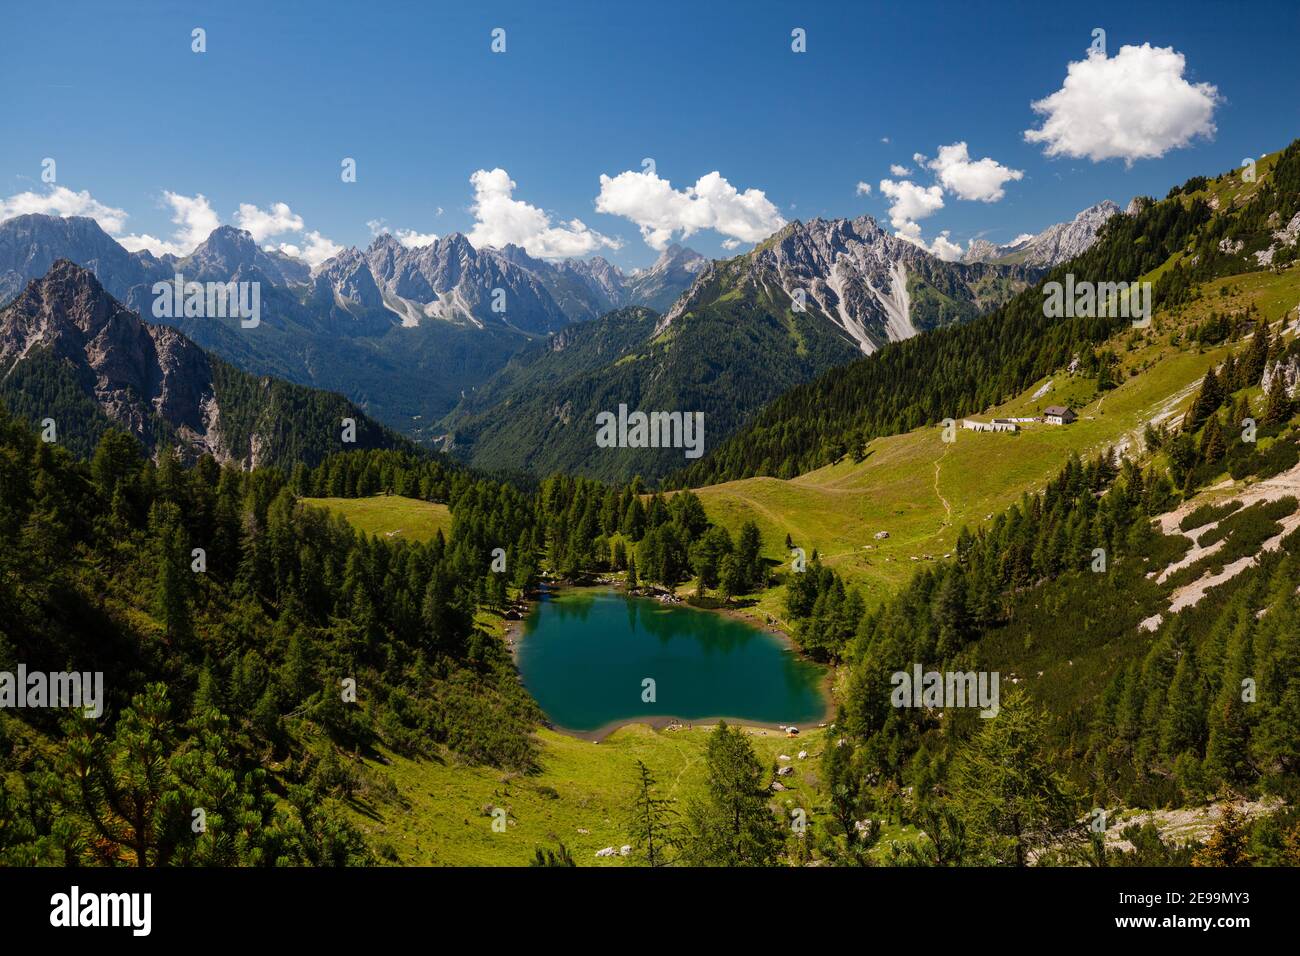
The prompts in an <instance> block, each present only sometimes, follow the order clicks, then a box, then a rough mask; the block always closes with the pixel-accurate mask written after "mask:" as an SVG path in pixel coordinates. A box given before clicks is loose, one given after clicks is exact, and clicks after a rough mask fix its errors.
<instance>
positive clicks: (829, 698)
mask: <svg viewBox="0 0 1300 956" xmlns="http://www.w3.org/2000/svg"><path fill="white" fill-rule="evenodd" d="M544 590H545V591H547V592H549V593H552V594H556V593H559V592H561V591H575V590H608V591H613V592H615V593H617V594H619V595H620V596H622V597H643V598H646V599H647V600H655V599H656V595H655V593H654V592H652V593H649V594H629V593H628V590H627V588H626V587H624V586H623V585H622V584H621V583H618V582H608V581H607V582H600V583H596V584H570V583H560V582H546V583H545V585H544ZM660 593H666V592H660ZM524 603H525V604H526V605H527V608H528V609H527V611H526V612H525V613H524V614H523V616H522V617H520V618H518V619H516V620H508V621H506V622H505V630H504V633H503V638H504V639H505V641H506V644H507V647H508V648H509V650H510V656H511V659H512V661H513V662H514V665H515V672H516V674H519V677H520V681H521V682H522V680H523V675H522V673H520V671H519V648H520V645H521V644H522V642H523V638H524V623H525V621H526V620H527V618H528V617H529V616H530V615H531V614H532V613H533V611H534V610H535V609H536V607H537V605H538V604H540V603H541V601H540V599H538V598H530V599H527V600H526V601H525V602H524ZM666 606H668V607H680V608H687V609H690V610H694V611H702V612H705V613H712V614H720V615H721V616H723V617H728V618H731V619H732V620H735V621H739V622H742V623H744V624H747V625H749V626H750V627H753V628H755V629H757V630H760V631H762V632H763V633H766V634H770V635H772V636H774V637H776V638H778V639H779V640H780V641H781V643H782V644H783V645H784V647H785V649H786V651H788V652H789V653H791V654H794V655H796V656H797V657H799V658H800V659H801V660H804V661H807V662H809V663H812V664H816V665H817V666H819V667H824V668H825V669H826V673H825V675H824V676H823V677H822V680H821V682H820V684H821V686H820V690H821V696H822V699H823V700H824V701H825V703H826V709H825V711H824V712H823V714H822V715H821V717H820V719H818V720H817V721H816V722H815V725H809V726H808V727H805V728H801V729H810V727H815V728H822V727H827V726H830V724H831V722H832V721H834V720H835V716H836V712H837V704H836V700H835V669H834V667H832V666H830V665H826V664H822V663H820V662H819V661H814V660H813V659H812V658H810V657H808V656H807V655H806V654H804V653H803V651H801V650H800V649H799V646H798V644H796V643H795V641H794V639H793V638H792V637H791V636H790V635H789V634H788V633H787V632H786V631H785V630H783V629H782V628H780V627H777V626H776V625H775V624H772V623H769V622H760V621H758V620H756V619H755V618H754V617H753V616H751V615H748V614H746V613H745V609H744V608H735V607H700V606H698V605H694V604H689V603H687V602H686V601H680V602H675V603H672V604H669V605H666ZM526 689H527V686H526V685H525V690H526ZM529 696H532V694H531V692H530V693H529ZM533 699H534V701H536V698H535V697H534V698H533ZM539 707H540V704H539ZM723 721H725V722H726V723H727V724H728V725H729V726H733V727H744V728H746V730H747V731H749V732H751V733H756V735H758V736H779V737H787V736H789V735H787V734H786V733H785V732H784V731H783V730H781V729H780V727H779V726H776V725H774V724H773V723H772V722H771V721H761V720H752V719H749V718H745V717H731V716H727V715H725V714H723V715H717V716H709V717H699V718H690V719H687V718H682V717H675V716H672V715H668V714H658V715H655V716H652V717H626V718H620V719H619V720H615V721H611V722H610V723H608V724H604V725H602V726H600V727H598V728H596V729H594V730H576V729H573V728H570V727H562V726H560V725H558V724H556V723H554V722H552V721H551V720H550V719H549V718H547V719H546V720H544V721H543V726H545V727H546V728H547V729H548V730H552V731H554V732H555V733H558V734H563V735H564V736H566V737H572V738H575V739H577V740H586V741H589V742H591V743H597V744H598V743H600V742H601V741H602V740H604V739H605V738H607V737H608V736H609V735H610V734H612V733H614V732H615V731H616V730H618V729H619V728H621V727H627V726H631V725H634V724H643V725H645V726H647V727H649V728H650V729H651V730H654V731H655V732H656V733H673V732H676V731H679V730H712V729H713V728H714V727H716V726H717V725H718V724H719V723H721V722H723ZM789 739H790V740H793V741H798V740H799V739H800V738H799V735H794V736H789Z"/></svg>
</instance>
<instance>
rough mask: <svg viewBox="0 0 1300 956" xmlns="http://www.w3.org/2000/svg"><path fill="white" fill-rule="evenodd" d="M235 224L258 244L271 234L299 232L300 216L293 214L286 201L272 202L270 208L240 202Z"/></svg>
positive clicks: (300, 226)
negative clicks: (260, 207)
mask: <svg viewBox="0 0 1300 956" xmlns="http://www.w3.org/2000/svg"><path fill="white" fill-rule="evenodd" d="M235 225H236V226H238V227H239V228H240V229H244V230H247V231H248V233H249V234H250V235H252V237H253V241H254V242H256V243H258V244H259V245H260V244H261V243H263V242H265V241H266V240H267V239H269V238H271V237H272V236H278V235H282V234H283V233H286V232H301V231H302V216H299V215H297V214H295V213H294V211H293V210H292V209H290V208H289V204H288V203H283V202H277V203H272V204H271V208H270V209H259V208H258V207H257V206H254V205H253V204H252V203H249V202H241V203H240V204H239V211H238V212H236V213H235Z"/></svg>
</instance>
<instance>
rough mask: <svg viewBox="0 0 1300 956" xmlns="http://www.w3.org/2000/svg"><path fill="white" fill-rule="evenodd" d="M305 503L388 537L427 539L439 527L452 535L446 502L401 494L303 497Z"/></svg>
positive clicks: (355, 525)
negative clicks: (421, 499)
mask: <svg viewBox="0 0 1300 956" xmlns="http://www.w3.org/2000/svg"><path fill="white" fill-rule="evenodd" d="M302 503H303V504H304V505H309V506H311V507H316V508H326V509H328V510H329V511H332V512H334V513H335V514H339V515H342V516H343V517H344V518H346V519H347V520H348V523H349V524H351V525H352V527H354V528H356V529H357V530H358V531H362V532H364V533H366V534H372V535H381V536H384V537H387V538H399V537H400V538H406V539H408V540H411V541H428V540H430V539H432V538H433V536H434V533H435V532H437V531H438V529H439V528H441V529H442V533H443V535H444V536H447V535H450V534H451V510H450V509H449V508H448V507H447V506H446V505H440V504H435V503H434V502H432V501H420V500H418V499H416V498H403V497H402V496H400V495H374V496H373V497H370V498H303V499H302Z"/></svg>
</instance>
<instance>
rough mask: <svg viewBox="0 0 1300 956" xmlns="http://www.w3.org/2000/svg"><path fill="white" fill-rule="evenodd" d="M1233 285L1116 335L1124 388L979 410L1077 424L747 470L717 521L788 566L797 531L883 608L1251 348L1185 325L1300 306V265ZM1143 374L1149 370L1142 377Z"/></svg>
mask: <svg viewBox="0 0 1300 956" xmlns="http://www.w3.org/2000/svg"><path fill="white" fill-rule="evenodd" d="M1222 284H1223V285H1226V286H1230V287H1232V289H1233V290H1234V291H1233V293H1232V294H1230V295H1228V296H1226V297H1221V296H1220V295H1219V294H1218V288H1219V285H1220V283H1219V282H1216V283H1214V287H1213V288H1212V289H1206V290H1204V292H1205V294H1204V295H1203V297H1202V298H1201V299H1200V300H1198V301H1197V302H1195V303H1194V304H1192V305H1191V306H1189V307H1188V308H1187V309H1186V310H1185V312H1184V313H1183V315H1181V316H1179V317H1177V319H1175V318H1173V317H1171V316H1157V317H1156V318H1155V320H1154V321H1153V323H1152V328H1151V329H1150V330H1148V331H1147V332H1146V333H1143V332H1140V331H1136V332H1135V331H1132V330H1125V331H1123V332H1121V333H1120V334H1119V335H1117V336H1116V337H1115V338H1114V339H1112V340H1111V342H1110V343H1108V345H1109V347H1110V348H1112V349H1113V350H1114V351H1115V352H1116V354H1117V355H1118V356H1119V358H1120V362H1121V371H1120V373H1119V375H1118V376H1117V378H1118V380H1120V381H1121V382H1122V384H1121V385H1120V386H1119V387H1118V388H1116V389H1114V390H1111V391H1108V392H1105V393H1102V394H1101V395H1097V394H1096V391H1095V387H1094V386H1095V382H1094V381H1093V380H1084V379H1082V378H1081V377H1080V376H1071V375H1069V374H1068V373H1067V372H1065V371H1064V370H1062V371H1059V372H1057V373H1056V374H1055V375H1054V376H1052V377H1051V378H1050V383H1051V388H1050V390H1048V391H1046V392H1044V393H1043V394H1042V395H1040V396H1038V397H1037V398H1035V397H1034V396H1035V395H1036V393H1038V392H1039V390H1040V389H1041V388H1042V387H1043V386H1044V385H1046V384H1047V383H1048V381H1049V380H1046V379H1045V380H1043V381H1040V382H1036V383H1035V384H1034V385H1033V386H1032V387H1030V388H1029V389H1027V390H1026V391H1025V392H1024V393H1022V394H1021V395H1019V396H1017V397H1015V398H1013V399H1012V400H1011V401H1009V402H1006V403H1005V404H1003V405H1000V406H998V407H996V408H993V409H988V410H986V411H985V412H984V413H983V414H981V415H977V416H972V417H973V418H975V419H977V420H980V421H987V420H988V419H990V418H992V417H995V416H997V417H1027V416H1031V415H1035V414H1037V413H1039V412H1040V411H1041V410H1042V409H1043V408H1044V407H1045V406H1047V405H1054V404H1067V403H1069V402H1070V401H1071V400H1073V401H1074V403H1075V404H1076V406H1078V407H1077V411H1078V414H1079V421H1077V422H1076V423H1074V424H1073V425H1068V426H1055V425H1043V424H1037V423H1030V424H1027V425H1024V426H1022V430H1021V432H1020V433H1018V434H1014V435H1012V434H1001V433H984V432H973V431H967V430H964V429H960V428H959V429H958V431H957V440H956V441H955V442H953V443H951V444H946V443H944V442H943V441H942V438H941V429H940V428H939V427H937V426H936V427H932V428H925V429H919V430H917V431H914V432H908V433H906V434H903V435H893V436H889V437H885V438H878V439H876V440H874V441H872V442H871V443H870V445H869V446H868V448H867V451H868V455H867V457H866V459H865V460H864V461H862V462H861V463H858V464H855V463H854V462H853V461H852V460H851V459H847V458H846V459H844V460H842V461H840V462H839V463H837V464H835V465H830V466H827V467H824V468H820V469H818V470H816V471H812V472H809V473H807V474H804V475H800V476H799V477H797V478H794V479H791V480H788V481H783V480H780V479H777V478H768V477H760V478H746V479H742V480H740V481H730V482H725V483H723V484H719V485H711V486H708V487H704V488H697V489H695V490H696V493H697V494H698V495H699V496H700V498H701V500H702V501H703V502H704V507H705V511H706V512H707V513H708V515H709V517H710V519H712V520H713V521H715V522H717V523H718V524H721V525H723V526H724V527H726V528H728V530H730V531H731V532H732V533H733V535H734V534H735V533H737V532H738V531H739V528H740V526H741V524H742V523H744V522H745V521H748V520H753V521H755V522H756V523H757V524H758V526H759V528H760V529H761V530H762V532H763V541H764V546H765V553H766V554H767V556H768V557H770V558H772V559H774V560H777V561H781V562H788V560H789V555H788V554H787V553H786V552H785V548H784V544H785V536H786V534H787V532H788V533H789V534H790V536H791V537H792V539H793V541H794V544H795V545H797V546H799V547H802V548H804V549H805V550H806V551H807V552H808V553H809V554H810V555H811V553H812V549H813V548H816V549H817V550H818V551H819V552H820V554H821V556H822V559H823V561H824V562H825V563H826V564H829V565H831V566H833V567H835V568H836V569H837V570H838V571H839V572H840V573H841V574H843V575H845V577H846V578H848V579H849V580H851V581H853V582H854V583H855V584H857V585H858V586H859V587H861V588H862V591H863V594H864V596H865V597H866V598H867V599H868V602H869V603H874V602H879V601H881V600H883V599H884V598H885V597H887V596H888V595H889V594H891V593H893V592H894V591H896V590H897V589H898V588H899V587H900V586H901V585H902V584H904V583H905V582H906V581H907V580H908V579H909V578H910V577H911V575H912V573H913V572H914V571H915V569H916V566H917V565H918V563H919V562H920V561H923V560H925V557H924V556H925V555H930V556H931V557H933V558H935V559H938V558H942V556H943V555H944V554H946V553H949V552H950V551H951V549H952V547H953V545H954V543H955V542H956V537H957V533H958V532H959V531H960V529H961V527H962V525H963V524H965V525H969V526H970V527H971V528H972V529H973V528H974V527H975V526H977V525H979V524H980V523H981V522H983V521H984V520H985V518H986V516H988V515H996V514H997V513H998V512H999V511H1001V510H1003V509H1004V508H1005V507H1006V506H1007V505H1009V504H1011V503H1012V502H1014V501H1016V500H1017V499H1019V497H1020V496H1021V495H1022V494H1023V493H1026V492H1034V491H1037V490H1038V489H1040V488H1041V487H1042V486H1043V484H1045V483H1046V481H1047V480H1048V479H1050V478H1051V477H1053V476H1054V475H1055V474H1056V473H1057V472H1058V471H1059V470H1060V468H1061V467H1062V465H1064V463H1065V461H1066V460H1067V458H1068V456H1069V455H1070V453H1071V452H1078V453H1079V454H1080V455H1082V456H1088V455H1091V454H1095V453H1096V452H1099V451H1101V450H1103V449H1104V448H1107V447H1112V446H1117V445H1124V444H1126V443H1127V444H1128V445H1130V446H1132V447H1135V448H1137V447H1140V446H1141V438H1142V432H1143V430H1144V427H1145V424H1146V422H1148V421H1150V420H1151V419H1153V418H1162V417H1164V416H1169V415H1178V414H1181V413H1182V412H1183V411H1184V410H1185V409H1186V408H1187V406H1188V405H1189V404H1190V401H1191V398H1192V396H1193V394H1194V392H1195V390H1196V388H1197V386H1198V384H1199V382H1200V379H1201V378H1202V376H1204V374H1205V372H1206V370H1207V369H1208V368H1209V367H1210V365H1211V364H1212V363H1219V362H1222V361H1223V359H1224V358H1225V357H1226V356H1227V354H1228V352H1229V351H1230V348H1232V347H1240V343H1238V344H1237V345H1236V346H1232V347H1229V346H1221V347H1218V348H1211V349H1205V350H1200V349H1198V348H1197V347H1196V346H1194V345H1190V344H1189V343H1187V341H1186V338H1185V334H1184V340H1183V341H1182V342H1181V343H1180V344H1179V345H1172V344H1170V338H1171V335H1172V334H1173V332H1174V331H1175V330H1176V329H1183V330H1185V329H1186V328H1188V327H1190V326H1191V325H1193V324H1195V323H1197V322H1200V321H1202V320H1203V319H1204V318H1206V317H1207V316H1208V314H1209V312H1210V311H1211V310H1212V309H1213V310H1216V311H1219V312H1224V311H1234V310H1238V309H1244V308H1245V307H1246V306H1247V305H1248V304H1250V303H1252V302H1253V303H1254V304H1255V306H1256V307H1257V308H1258V309H1259V311H1260V313H1261V314H1262V315H1264V316H1265V317H1267V318H1268V319H1269V320H1270V321H1276V320H1278V319H1280V318H1282V317H1283V316H1284V315H1285V314H1286V313H1287V312H1288V310H1292V309H1294V308H1295V306H1296V303H1297V302H1300V270H1296V269H1291V270H1287V271H1286V272H1285V273H1283V274H1281V275H1274V274H1272V273H1269V272H1256V273H1251V274H1249V275H1244V276H1234V277H1232V278H1231V279H1228V280H1226V281H1224V282H1222ZM1130 342H1131V343H1132V347H1131V348H1130V347H1129V346H1130ZM1134 371H1138V374H1135V375H1133V377H1130V375H1131V374H1132V373H1133V372H1134ZM878 531H888V532H889V538H888V539H886V540H881V541H877V540H875V539H874V537H873V536H874V535H875V533H876V532H878ZM913 557H916V558H917V559H918V560H917V561H913V560H912V558H913ZM779 608H780V602H779V591H770V592H768V594H767V596H766V597H765V598H764V599H763V601H762V602H761V603H760V609H761V610H764V611H768V612H771V613H778V611H779Z"/></svg>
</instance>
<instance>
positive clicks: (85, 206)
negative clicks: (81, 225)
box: [0, 186, 127, 233]
mask: <svg viewBox="0 0 1300 956" xmlns="http://www.w3.org/2000/svg"><path fill="white" fill-rule="evenodd" d="M33 213H39V214H41V215H46V216H89V217H90V218H91V219H94V220H95V221H96V222H98V223H99V226H100V228H101V229H103V230H104V231H105V232H107V233H118V232H121V231H122V230H123V229H124V228H125V227H126V219H127V213H126V211H125V210H123V209H116V208H114V207H113V206H107V205H105V204H104V203H102V202H100V201H99V200H97V199H95V198H94V197H93V196H91V195H90V192H89V191H88V190H85V189H83V190H81V192H73V191H72V190H71V189H69V188H67V187H66V186H51V187H50V188H49V191H48V192H44V193H38V192H22V193H16V194H15V195H13V196H10V197H9V198H8V199H0V222H4V220H6V219H12V218H13V217H14V216H26V215H30V214H33Z"/></svg>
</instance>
